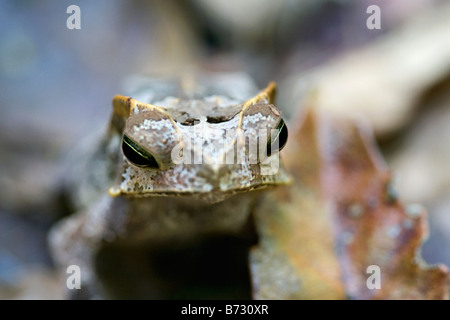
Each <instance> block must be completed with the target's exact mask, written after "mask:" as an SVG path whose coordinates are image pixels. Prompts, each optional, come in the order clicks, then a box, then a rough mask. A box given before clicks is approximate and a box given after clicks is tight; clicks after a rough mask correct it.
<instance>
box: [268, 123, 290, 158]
mask: <svg viewBox="0 0 450 320" xmlns="http://www.w3.org/2000/svg"><path fill="white" fill-rule="evenodd" d="M287 139H288V129H287V127H286V124H285V123H284V120H283V119H280V122H278V124H277V126H276V128H275V133H274V134H272V136H271V137H270V138H269V141H267V156H268V157H270V156H271V155H272V153H275V152H277V151H280V150H281V149H283V148H284V146H285V145H286V142H287Z"/></svg>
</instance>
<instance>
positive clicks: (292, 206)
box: [250, 109, 449, 299]
mask: <svg viewBox="0 0 450 320" xmlns="http://www.w3.org/2000/svg"><path fill="white" fill-rule="evenodd" d="M311 110H312V109H311ZM311 110H310V111H308V113H307V114H306V115H304V116H303V117H302V119H301V121H298V123H300V126H299V128H290V129H291V132H294V133H293V134H291V136H290V138H289V140H290V141H289V142H288V145H287V147H286V149H287V150H286V152H285V153H284V158H285V159H286V161H285V163H286V167H287V169H288V170H290V172H291V174H292V175H293V178H294V181H295V182H294V184H293V185H292V186H289V187H286V188H284V189H279V190H277V191H276V192H274V193H272V194H270V195H268V197H266V199H265V200H264V202H263V203H262V204H261V208H260V210H258V211H257V213H256V219H255V220H256V221H257V222H256V223H257V230H258V232H259V235H260V239H261V241H260V243H259V244H258V246H257V247H255V248H253V249H252V251H251V255H250V263H251V272H252V278H253V292H254V297H255V298H257V299H344V298H350V299H447V298H448V290H449V276H448V271H447V268H446V267H445V266H444V265H437V266H428V265H426V263H425V262H423V261H422V260H421V258H420V251H419V248H420V245H421V243H422V242H423V241H424V239H425V238H426V236H427V223H426V213H425V211H424V210H423V209H421V207H419V206H413V207H410V208H409V209H405V207H404V206H403V205H402V204H401V202H400V201H399V200H398V199H397V197H396V194H395V190H394V189H393V186H392V183H391V175H390V173H389V171H388V170H387V168H386V166H385V163H384V162H383V160H382V158H381V156H380V155H379V153H378V151H377V148H376V146H375V143H374V141H373V139H372V137H371V135H370V134H369V133H368V132H366V131H364V130H363V129H361V128H359V127H357V126H356V125H355V124H352V123H349V122H339V121H336V120H335V119H328V118H325V117H324V116H323V115H318V114H316V113H314V112H313V111H311ZM373 265H375V266H377V267H379V270H380V274H381V278H380V279H381V282H380V284H381V288H380V289H369V288H368V285H367V282H368V278H369V277H370V276H371V274H372V273H371V272H372V271H371V270H370V269H369V271H371V272H369V273H368V267H369V266H373ZM370 281H371V280H370V279H369V282H370Z"/></svg>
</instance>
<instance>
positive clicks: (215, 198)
mask: <svg viewBox="0 0 450 320" xmlns="http://www.w3.org/2000/svg"><path fill="white" fill-rule="evenodd" d="M291 182H292V181H291V179H290V178H289V177H286V179H284V180H277V181H263V182H261V183H257V184H252V185H250V186H242V187H237V188H231V189H226V190H223V189H220V188H213V189H211V190H201V189H199V190H177V189H169V188H165V189H158V190H155V189H153V190H126V189H120V188H119V189H115V188H114V187H111V188H110V189H109V191H108V193H109V194H110V196H112V197H118V196H123V197H126V198H129V199H138V198H150V197H182V198H192V199H198V200H203V201H206V202H209V203H216V202H221V201H224V200H226V199H228V198H230V197H232V196H233V195H236V194H242V193H246V192H254V191H260V190H264V189H271V188H274V187H276V186H281V185H288V184H290V183H291Z"/></svg>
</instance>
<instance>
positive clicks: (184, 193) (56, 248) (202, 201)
mask: <svg viewBox="0 0 450 320" xmlns="http://www.w3.org/2000/svg"><path fill="white" fill-rule="evenodd" d="M234 78H235V80H236V77H234ZM224 79H225V78H223V76H222V78H220V79H219V78H218V79H215V78H214V77H206V78H203V79H202V78H201V77H200V79H198V80H196V81H193V80H192V79H184V80H183V79H181V80H180V81H172V82H170V81H168V82H167V88H166V92H165V94H162V93H161V92H162V91H164V87H161V86H160V84H161V83H164V81H162V82H161V83H156V84H155V85H154V86H152V85H151V84H145V83H144V85H143V86H142V87H139V88H138V89H137V90H136V92H135V93H132V95H133V96H135V95H137V96H138V98H137V99H133V98H130V97H125V96H116V97H115V98H114V100H113V113H112V116H111V121H110V124H109V126H108V129H107V132H106V134H105V136H104V137H103V138H101V139H99V140H98V143H97V144H95V145H96V147H95V150H94V151H93V152H91V155H90V157H91V158H89V155H88V154H86V155H84V157H85V158H84V159H83V161H80V164H82V165H83V167H82V168H81V169H77V171H76V172H77V176H75V177H69V178H68V179H67V180H68V182H67V186H68V187H67V188H68V190H69V193H70V195H71V196H72V198H73V203H74V205H75V207H77V208H78V212H77V213H76V214H74V215H73V216H71V217H69V218H67V219H65V220H63V221H62V222H60V223H59V224H58V225H57V226H56V227H55V228H54V229H53V230H52V232H51V235H50V244H51V248H52V252H53V256H54V258H55V260H56V262H57V264H58V266H59V267H60V268H61V270H62V271H64V270H65V269H66V268H67V266H69V265H72V264H75V265H78V266H80V268H81V271H82V273H81V275H82V289H81V290H80V291H75V292H73V291H72V292H70V294H72V296H74V297H83V298H86V297H87V298H92V297H108V296H113V297H114V296H116V297H117V296H119V297H139V292H140V291H139V290H136V292H138V293H130V294H129V295H127V294H122V295H121V293H120V292H119V294H118V295H117V284H116V289H115V291H116V292H115V293H114V292H113V293H111V290H110V289H111V286H110V284H108V283H106V282H105V281H101V280H100V279H99V273H102V272H99V271H98V270H99V269H100V271H101V270H102V268H108V266H105V265H106V264H109V265H113V266H114V265H115V264H117V260H123V261H125V260H126V257H125V256H123V257H122V258H120V257H119V258H118V259H117V256H118V254H117V253H116V254H112V256H116V259H115V260H114V259H112V261H109V260H108V259H109V258H103V257H105V256H106V257H111V253H110V252H111V250H112V249H111V248H123V247H126V248H128V249H127V250H125V251H124V252H125V253H126V254H127V255H128V253H130V252H135V251H136V250H137V249H136V248H140V249H142V248H146V249H145V250H147V249H148V248H150V249H148V250H159V249H158V248H161V247H163V248H168V251H170V250H175V249H174V248H179V247H180V245H186V246H188V247H189V246H190V245H191V244H192V245H195V244H196V243H198V242H199V241H201V240H202V239H207V238H209V237H217V235H223V236H224V237H234V238H236V237H237V238H239V239H241V238H242V239H250V238H252V237H254V234H253V233H252V224H253V223H252V214H253V211H254V208H255V206H256V204H257V200H258V198H259V196H260V195H261V193H260V192H257V191H256V190H261V189H265V188H266V187H269V186H275V185H280V184H287V183H288V182H289V178H288V176H287V174H286V173H285V172H284V169H283V168H282V167H280V169H279V170H278V172H277V173H276V174H274V175H263V174H262V172H263V171H262V170H263V167H264V166H267V164H264V163H262V162H260V161H258V162H257V163H251V162H249V154H248V150H246V149H245V148H241V149H239V148H238V150H243V151H241V152H243V154H242V155H243V158H242V159H244V162H241V163H235V164H220V161H219V160H220V159H221V158H223V157H224V156H226V154H227V152H229V150H228V149H223V150H222V149H220V150H219V152H215V153H214V154H212V153H211V154H209V153H208V152H207V151H206V152H205V151H204V157H209V158H208V160H209V161H210V162H209V163H201V164H184V163H181V164H176V163H174V162H173V161H172V158H171V151H172V150H173V149H174V147H175V146H177V145H178V144H179V143H180V140H182V139H181V138H182V137H183V135H187V136H192V135H194V134H195V133H194V130H195V129H196V128H199V127H200V128H202V130H209V129H211V130H212V129H214V130H218V131H219V132H221V131H220V130H222V131H223V132H224V133H225V130H231V131H232V132H233V135H232V140H230V141H231V147H233V146H237V147H239V146H240V145H241V144H242V143H243V142H242V141H243V139H242V137H244V136H245V135H246V134H249V132H250V130H257V129H261V128H267V129H274V128H275V126H276V125H277V123H278V122H279V121H280V119H281V113H280V111H279V110H278V109H277V108H276V107H275V106H274V105H273V102H274V101H273V98H274V93H275V84H274V83H270V84H269V86H268V87H267V88H266V89H265V90H263V91H262V92H260V93H257V94H256V95H255V96H254V97H252V93H253V92H252V91H253V90H244V91H245V92H243V93H242V92H241V93H239V94H233V93H231V94H230V96H226V95H227V94H229V92H228V91H229V90H230V88H229V85H230V81H231V80H233V79H231V80H226V79H225V80H224ZM237 80H238V81H241V82H243V84H244V85H243V86H242V87H243V88H244V89H245V87H247V88H252V87H253V85H252V84H251V83H248V81H247V80H246V79H245V78H244V79H237ZM231 82H232V81H231ZM152 95H153V99H152V98H150V99H147V100H146V101H139V100H138V99H139V97H140V96H147V98H148V96H152ZM192 119H195V122H196V124H195V125H192V124H193V123H194V120H192ZM124 134H126V135H127V136H128V137H130V138H131V139H132V140H133V141H135V142H136V143H138V144H139V146H140V147H141V148H143V149H144V150H145V151H146V152H148V153H149V154H151V155H153V156H154V159H156V162H157V164H158V167H157V168H147V167H139V166H136V165H135V164H133V163H132V162H130V161H129V160H128V159H127V158H126V157H125V156H124V154H123V153H122V151H121V143H122V136H123V135H124ZM213 143H215V140H214V138H213V137H212V136H209V135H207V139H206V141H205V142H204V144H203V145H202V146H196V145H194V148H200V147H201V148H205V149H204V150H208V149H207V148H208V146H209V145H212V144H213ZM93 144H94V143H93ZM228 148H230V144H229V145H228ZM278 156H279V154H278V153H276V154H274V155H272V156H271V157H270V158H275V157H278ZM86 159H91V160H89V161H87V160H86ZM95 179H97V180H95ZM234 238H233V239H234ZM233 241H234V240H233ZM245 241H247V240H245ZM252 241H254V240H252ZM140 249H139V250H140ZM117 250H119V251H120V250H121V249H117ZM117 250H116V252H118V251H117ZM183 250H184V249H183ZM186 250H189V249H186ZM186 250H184V252H185V251H186ZM212 250H213V249H212ZM113 251H114V250H113ZM102 252H106V253H102ZM143 254H146V253H143V252H142V251H140V256H139V258H138V259H142V255H143ZM119 256H120V255H119ZM107 261H109V262H107ZM133 261H134V262H132V263H130V265H133V264H134V263H135V260H134V259H133ZM119 264H120V263H119ZM143 268H144V269H145V271H143V272H147V273H152V272H153V271H150V270H149V269H151V268H150V267H148V266H146V267H143ZM232 268H233V265H232V264H231V265H230V269H232ZM108 272H114V271H105V272H103V276H102V277H103V278H105V277H106V278H108V275H107V274H108ZM133 273H136V274H137V273H139V272H138V271H135V272H133ZM155 273H157V272H156V271H155ZM105 274H106V275H105ZM152 279H153V280H154V282H153V283H152V281H149V286H148V288H147V289H148V292H150V294H148V295H146V294H144V295H143V296H144V297H151V298H166V297H168V296H169V297H170V295H165V292H164V290H165V289H164V288H165V287H167V286H169V287H170V286H171V284H168V283H164V284H161V283H158V282H160V281H159V280H158V279H159V278H158V276H155V277H153V278H152ZM116 280H117V279H116ZM136 281H137V280H136ZM116 282H117V281H116ZM131 282H132V280H130V283H131ZM124 283H126V282H124ZM113 286H114V285H113ZM125 287H127V286H126V285H125ZM130 287H131V284H130V285H129V287H128V288H130ZM120 288H122V289H123V288H124V287H120V286H119V289H118V290H119V291H120V290H121V289H120ZM124 290H125V289H124ZM130 290H131V289H130ZM112 291H114V290H112ZM125 291H127V290H125ZM122 293H123V292H122ZM114 294H116V295H114Z"/></svg>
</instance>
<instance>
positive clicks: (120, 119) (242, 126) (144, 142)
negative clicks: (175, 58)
mask: <svg viewBox="0 0 450 320" xmlns="http://www.w3.org/2000/svg"><path fill="white" fill-rule="evenodd" d="M135 87H136V86H135ZM167 87H169V88H170V94H166V95H165V96H164V97H162V96H159V95H158V93H157V91H156V90H155V91H154V92H150V93H149V92H148V90H147V91H143V90H142V91H141V90H139V86H138V89H137V90H134V92H131V96H133V97H135V98H131V97H125V96H116V97H114V99H113V118H112V121H111V128H110V131H111V133H110V134H111V135H118V136H120V139H121V141H122V154H121V161H120V166H119V172H118V173H119V174H117V175H116V179H115V181H114V184H113V185H112V187H111V188H110V189H109V194H110V195H111V196H119V195H124V196H127V197H144V196H178V195H180V196H182V195H184V196H194V197H198V198H202V199H204V200H206V201H207V202H218V201H222V200H224V199H226V198H228V197H229V196H231V195H233V194H236V193H241V192H246V191H250V190H254V189H261V188H264V187H268V186H271V185H279V184H286V183H288V182H289V177H288V175H287V174H286V172H285V171H284V168H283V167H282V165H281V162H280V161H279V153H278V152H276V151H278V150H280V149H281V148H282V147H283V146H284V144H285V142H286V140H287V129H286V125H285V123H284V121H283V119H282V117H281V112H280V110H279V109H278V108H277V107H275V106H274V105H273V103H274V96H275V90H276V85H275V83H274V82H271V83H269V85H268V86H267V88H265V89H264V90H263V91H261V92H259V93H257V92H256V90H254V89H253V88H234V90H232V89H231V88H233V87H230V85H229V83H227V82H226V81H223V79H215V80H213V81H209V82H201V81H199V82H196V81H193V79H188V80H186V79H184V80H183V79H182V80H180V81H178V82H175V81H174V82H168V83H167ZM247 87H248V86H247ZM187 89H188V90H187ZM165 91H166V92H167V88H165Z"/></svg>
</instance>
